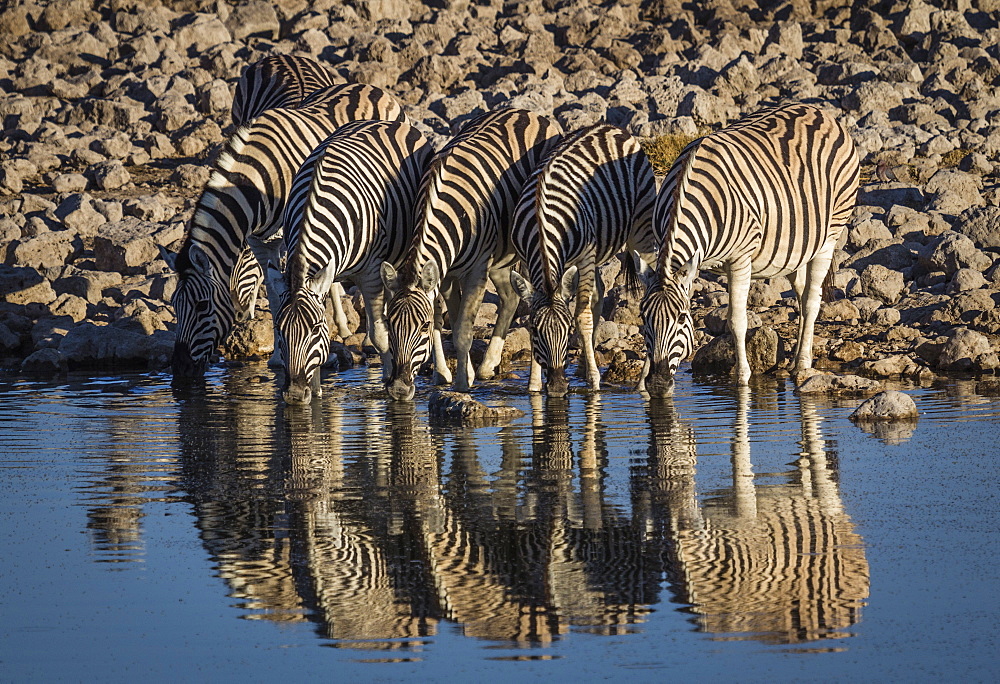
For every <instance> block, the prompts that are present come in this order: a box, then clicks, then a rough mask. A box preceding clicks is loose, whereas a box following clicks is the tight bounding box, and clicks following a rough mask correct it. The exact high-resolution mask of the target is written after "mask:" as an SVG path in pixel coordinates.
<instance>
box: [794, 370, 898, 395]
mask: <svg viewBox="0 0 1000 684" xmlns="http://www.w3.org/2000/svg"><path fill="white" fill-rule="evenodd" d="M881 389H882V383H880V382H878V381H877V380H872V379H870V378H863V377H861V376H859V375H833V374H832V373H815V374H812V375H810V376H809V377H808V378H806V380H805V382H803V383H802V384H800V385H799V386H798V392H799V393H800V394H846V395H859V394H860V395H865V394H875V393H876V392H879V391H880V390H881Z"/></svg>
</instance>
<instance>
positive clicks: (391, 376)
mask: <svg viewBox="0 0 1000 684" xmlns="http://www.w3.org/2000/svg"><path fill="white" fill-rule="evenodd" d="M560 134H561V132H560V131H559V129H558V126H557V125H556V124H555V123H553V122H552V121H550V120H549V119H546V118H544V117H541V116H539V115H537V114H534V113H532V112H528V111H525V110H522V109H501V110H497V111H493V112H489V113H487V114H484V115H482V116H479V117H477V118H475V119H473V120H472V121H470V122H469V123H468V124H467V125H466V126H465V128H464V129H463V130H462V131H461V132H460V133H459V134H458V135H457V136H456V137H455V138H453V139H452V140H451V141H450V142H449V143H448V144H447V145H445V147H444V148H443V149H442V150H441V151H440V152H438V154H437V155H435V157H434V159H433V160H432V161H431V164H430V168H428V170H427V171H426V173H425V174H424V178H423V181H422V183H421V188H420V198H419V200H418V209H417V223H416V228H415V232H414V235H413V238H412V242H411V244H410V247H409V250H408V252H407V254H406V257H405V259H404V260H403V263H402V265H401V266H400V269H399V271H397V270H396V269H395V268H394V267H393V266H392V265H391V264H389V263H386V264H383V266H382V279H383V281H384V283H385V287H386V290H387V291H388V293H389V294H390V297H391V298H390V300H389V302H388V304H387V306H386V322H387V324H388V328H389V345H390V348H391V352H392V353H391V357H390V358H391V364H390V368H389V372H388V374H387V377H386V387H387V389H388V392H389V395H390V396H391V397H392V398H394V399H411V398H412V397H413V394H414V385H413V379H414V376H415V374H416V371H417V369H418V368H419V367H420V365H421V364H422V363H423V362H424V361H425V360H426V358H427V355H428V342H429V340H430V339H431V335H432V333H431V326H432V318H435V319H438V320H440V316H439V315H437V316H434V315H432V314H435V313H436V312H435V308H436V306H437V304H436V302H437V297H438V294H439V292H440V293H443V295H444V298H445V300H446V302H447V306H448V313H449V316H450V318H451V324H452V339H453V340H454V343H455V349H456V355H457V357H458V364H457V370H456V374H455V383H454V384H455V387H456V389H458V390H459V391H466V390H468V388H469V386H470V385H471V384H472V383H473V381H474V379H475V377H474V376H475V374H474V372H473V369H472V362H471V360H470V358H469V349H470V347H471V346H472V332H473V330H472V328H473V323H474V321H475V316H476V310H477V309H478V308H479V304H480V302H481V301H482V298H483V293H484V291H485V288H486V277H487V274H488V275H489V277H490V279H491V280H492V281H493V284H494V286H495V287H496V289H497V293H498V295H499V296H500V310H499V311H498V313H497V322H496V325H495V326H494V328H493V336H492V338H491V340H490V343H489V347H488V349H487V351H486V355H485V358H484V359H483V362H482V364H481V365H480V369H479V377H480V379H487V378H489V377H491V376H492V375H493V372H494V370H495V368H496V366H497V364H498V363H499V361H500V356H501V353H502V352H503V343H504V338H505V337H506V334H507V330H508V328H509V327H510V322H511V320H513V317H514V313H515V311H516V309H517V302H518V298H517V295H516V294H515V293H514V291H513V287H512V286H511V283H510V269H511V267H512V266H513V263H514V256H513V248H512V247H511V246H510V236H509V231H510V229H509V226H510V222H511V218H512V215H513V211H514V206H515V204H516V202H517V198H518V196H519V195H520V193H521V189H522V187H523V186H524V183H525V182H526V181H527V180H528V178H529V177H530V175H531V173H532V172H533V171H534V169H535V167H536V166H537V165H538V163H539V162H540V161H541V159H543V158H544V157H545V155H546V154H547V153H548V152H549V150H550V149H551V148H552V146H553V145H554V144H555V143H556V142H557V140H558V136H559V135H560ZM440 339H441V338H440V331H439V329H438V327H437V326H435V328H434V332H433V340H434V355H435V358H434V362H435V368H436V370H437V372H438V373H439V375H440V376H441V377H442V378H443V379H444V381H445V382H448V381H449V379H450V378H449V374H448V369H447V366H446V365H445V362H444V353H443V351H442V348H441V343H440Z"/></svg>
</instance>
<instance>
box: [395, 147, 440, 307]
mask: <svg viewBox="0 0 1000 684" xmlns="http://www.w3.org/2000/svg"><path fill="white" fill-rule="evenodd" d="M442 152H443V150H442ZM444 162H445V155H444V154H442V153H441V152H438V153H437V154H436V155H434V157H433V158H431V161H430V164H428V166H427V169H426V170H425V171H424V177H423V180H422V181H421V183H420V189H419V191H418V194H417V196H418V200H417V207H416V212H415V215H416V217H417V221H419V222H420V225H418V226H417V227H416V230H414V232H413V237H412V239H411V240H410V246H409V248H408V249H407V251H406V257H405V258H404V259H403V263H402V265H401V266H400V267H399V282H400V284H401V285H403V286H404V287H409V286H411V285H413V284H415V283H416V282H417V281H418V280H419V279H420V269H421V268H422V267H423V262H422V261H421V259H420V257H421V253H426V254H429V253H430V250H427V249H426V247H427V242H428V240H427V238H428V235H427V231H426V230H422V228H423V223H424V217H425V216H427V214H428V208H429V207H431V206H433V204H434V202H435V200H436V199H437V195H438V190H439V187H438V181H439V180H440V178H441V167H442V166H444ZM431 258H433V255H431ZM441 266H442V264H438V267H439V271H440V272H441V277H442V278H444V275H445V271H446V270H447V269H444V268H441Z"/></svg>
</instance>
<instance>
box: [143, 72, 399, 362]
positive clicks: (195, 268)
mask: <svg viewBox="0 0 1000 684" xmlns="http://www.w3.org/2000/svg"><path fill="white" fill-rule="evenodd" d="M365 119H382V120H387V121H404V120H405V116H404V114H403V110H402V108H401V107H400V105H399V103H398V102H396V100H395V99H394V98H393V97H392V96H391V95H389V94H388V93H386V92H384V91H382V90H379V89H378V88H373V87H372V86H368V85H362V84H348V85H342V86H332V87H329V88H326V89H324V90H322V91H319V92H317V93H314V94H313V95H312V96H311V97H310V102H309V104H308V105H307V106H303V107H300V108H297V109H282V108H278V109H269V110H267V111H266V112H264V113H263V114H261V115H259V116H258V117H257V118H255V119H254V120H253V123H251V124H249V125H247V126H241V127H240V128H238V129H237V130H236V132H235V133H233V135H232V136H231V137H230V139H229V140H228V142H227V143H226V146H225V149H224V150H223V151H222V153H221V154H220V155H219V157H218V159H217V160H216V162H215V168H214V170H213V172H212V175H211V176H210V178H209V181H208V183H207V185H206V186H205V189H204V191H203V192H202V195H201V197H200V198H199V199H198V203H197V205H196V207H195V212H194V217H193V218H192V219H191V225H190V227H189V229H188V233H187V236H186V238H185V240H184V243H183V245H182V247H181V250H180V252H178V253H177V254H170V253H167V252H166V251H165V250H161V254H162V256H163V258H164V259H165V260H166V261H167V263H168V264H169V265H170V266H171V268H173V269H174V270H175V271H177V273H178V275H179V281H178V284H177V289H176V291H175V292H174V297H173V306H174V311H175V313H176V315H177V327H176V335H177V339H176V343H175V345H174V360H173V372H174V375H175V376H200V375H203V374H204V372H205V369H206V367H207V365H208V361H209V358H210V357H211V354H212V352H213V351H214V350H215V348H216V347H217V346H218V344H219V343H221V342H222V341H223V340H224V339H225V337H226V335H228V334H229V331H230V330H231V329H232V326H233V321H234V318H235V307H234V303H233V297H232V294H231V290H230V284H231V279H232V276H233V271H234V268H235V266H236V263H237V260H238V258H239V256H240V253H241V252H242V250H243V247H244V244H246V243H249V244H250V247H251V248H252V249H253V251H254V254H255V255H256V257H257V260H258V261H259V262H260V263H263V264H266V263H267V262H268V261H273V262H277V261H278V253H279V251H280V248H281V245H282V243H283V240H282V239H281V235H280V232H279V231H280V230H281V218H282V212H283V211H284V204H285V198H286V197H287V195H288V190H289V188H290V186H291V182H292V177H293V176H294V175H295V172H296V171H297V170H298V168H299V166H301V165H302V162H303V161H305V159H306V157H308V156H309V153H310V152H312V150H313V149H314V148H315V147H316V146H317V145H318V144H319V143H320V142H322V141H323V140H324V139H325V138H327V137H328V136H329V135H330V134H331V133H333V132H334V131H335V130H336V129H337V128H339V127H340V126H341V125H343V124H345V123H348V122H350V121H357V120H365ZM268 300H269V304H270V307H271V311H277V310H278V302H277V301H276V299H275V298H274V297H273V295H272V294H271V293H270V292H269V293H268Z"/></svg>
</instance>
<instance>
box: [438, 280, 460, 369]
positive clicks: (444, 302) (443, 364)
mask: <svg viewBox="0 0 1000 684" xmlns="http://www.w3.org/2000/svg"><path fill="white" fill-rule="evenodd" d="M461 302H462V292H461V290H460V289H459V287H458V283H457V282H456V281H455V279H454V278H448V279H447V280H446V281H445V284H444V293H443V294H439V295H438V296H437V298H436V299H435V300H434V325H433V326H431V327H432V328H433V331H434V332H433V337H432V341H433V344H434V384H435V385H450V384H451V383H452V375H451V369H450V368H448V359H446V358H445V356H444V344H443V343H442V339H441V331H442V329H443V328H444V312H445V308H447V310H448V316H449V318H450V319H451V321H452V324H451V326H452V328H453V329H454V327H455V321H457V320H458V310H459V308H460V307H461ZM453 332H454V330H453Z"/></svg>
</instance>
